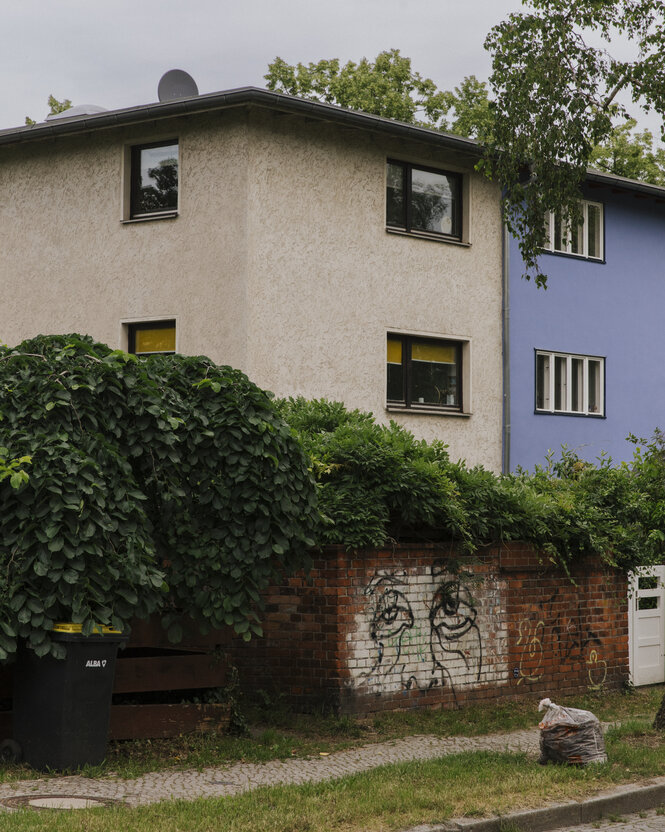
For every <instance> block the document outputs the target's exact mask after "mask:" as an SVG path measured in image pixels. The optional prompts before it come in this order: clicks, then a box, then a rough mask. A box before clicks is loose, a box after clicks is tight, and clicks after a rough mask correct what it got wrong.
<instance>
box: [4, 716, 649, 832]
mask: <svg viewBox="0 0 665 832" xmlns="http://www.w3.org/2000/svg"><path fill="white" fill-rule="evenodd" d="M607 750H608V755H609V757H610V762H609V763H608V764H606V765H592V766H587V767H586V768H576V767H569V766H545V767H543V766H540V765H538V764H537V762H536V761H535V760H534V759H533V758H529V757H527V756H526V755H524V754H511V753H492V752H470V753H464V754H457V755H452V756H450V757H444V758H441V759H437V760H430V761H426V762H413V763H401V764H397V765H389V766H383V767H380V768H377V769H373V770H372V771H368V772H365V773H363V774H357V775H353V776H349V777H344V778H341V779H339V780H334V781H328V782H322V783H317V784H312V785H305V786H281V787H270V788H267V787H263V788H259V789H256V790H253V791H250V792H246V793H245V794H242V795H238V796H235V797H228V798H216V799H199V800H195V801H192V802H186V801H173V802H169V801H166V802H162V803H158V804H154V805H152V806H146V807H140V808H136V809H128V808H113V809H90V810H76V811H68V812H64V811H49V812H35V811H31V810H24V811H21V812H18V813H15V814H12V815H0V832H5V830H6V832H9V830H12V832H37V831H39V832H42V830H43V832H64V830H66V832H79V830H80V832H117V830H118V829H122V830H123V832H208V830H210V832H212V830H215V832H219V830H223V832H351V831H352V830H353V832H361V830H362V831H363V832H390V830H398V829H406V828H408V827H410V826H415V825H417V824H421V823H429V824H434V823H442V822H443V821H445V820H448V819H450V818H452V817H463V816H467V817H485V816H491V815H496V814H507V813H510V812H512V811H516V810H518V809H524V808H533V807H537V806H542V805H545V804H546V803H548V802H552V801H562V800H567V799H581V798H584V797H589V796H591V795H592V794H595V793H596V792H598V791H600V790H602V789H604V788H608V787H610V786H612V785H613V784H618V783H622V782H630V781H634V782H638V781H639V780H640V779H642V778H646V777H652V776H657V775H665V740H664V739H663V738H662V737H661V735H659V734H656V733H655V732H653V731H651V730H650V729H648V728H646V727H645V725H644V723H641V724H634V725H632V726H624V727H622V728H620V729H613V730H611V731H610V732H609V733H608V736H607Z"/></svg>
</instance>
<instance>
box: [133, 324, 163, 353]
mask: <svg viewBox="0 0 665 832" xmlns="http://www.w3.org/2000/svg"><path fill="white" fill-rule="evenodd" d="M127 352H129V353H132V354H133V355H139V356H147V355H172V354H173V353H174V352H175V321H173V320H170V321H143V322H141V323H136V324H127Z"/></svg>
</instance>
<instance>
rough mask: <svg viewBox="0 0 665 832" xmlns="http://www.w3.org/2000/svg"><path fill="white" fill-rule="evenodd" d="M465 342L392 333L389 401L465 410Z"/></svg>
mask: <svg viewBox="0 0 665 832" xmlns="http://www.w3.org/2000/svg"><path fill="white" fill-rule="evenodd" d="M462 346H463V344H462V342H461V341H445V340H440V339H438V338H422V337H420V336H415V335H394V334H389V335H388V341H387V347H388V349H387V402H388V405H390V406H394V407H400V406H401V407H404V408H409V409H414V410H417V409H418V408H421V409H430V408H439V409H441V410H450V411H461V410H462Z"/></svg>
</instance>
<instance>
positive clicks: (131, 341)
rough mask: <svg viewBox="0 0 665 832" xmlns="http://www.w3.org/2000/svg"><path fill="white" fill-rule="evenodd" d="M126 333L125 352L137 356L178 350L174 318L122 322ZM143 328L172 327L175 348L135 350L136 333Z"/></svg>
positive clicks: (173, 352) (164, 353)
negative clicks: (151, 350) (155, 350)
mask: <svg viewBox="0 0 665 832" xmlns="http://www.w3.org/2000/svg"><path fill="white" fill-rule="evenodd" d="M123 327H125V329H126V333H127V352H128V353H130V355H135V356H136V357H137V358H148V357H150V356H151V355H175V354H176V353H177V351H178V327H177V321H176V319H175V318H157V319H154V318H152V319H145V320H141V321H127V322H123ZM144 329H173V330H174V334H175V348H174V349H172V350H163V351H161V350H160V351H159V352H136V333H137V332H140V331H141V330H144Z"/></svg>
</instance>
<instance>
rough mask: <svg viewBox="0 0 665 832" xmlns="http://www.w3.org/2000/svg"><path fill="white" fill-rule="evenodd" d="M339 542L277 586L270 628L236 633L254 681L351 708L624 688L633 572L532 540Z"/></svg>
mask: <svg viewBox="0 0 665 832" xmlns="http://www.w3.org/2000/svg"><path fill="white" fill-rule="evenodd" d="M453 557H454V552H453V551H452V550H451V547H448V546H436V545H422V544H419V545H417V546H409V545H404V544H403V545H399V546H395V547H394V548H393V549H390V550H386V551H374V550H366V551H359V552H358V551H352V552H346V551H345V550H344V549H343V548H341V547H330V548H328V549H326V550H325V551H324V553H323V554H322V555H321V556H320V557H318V558H317V559H316V560H315V562H314V567H313V569H312V570H311V572H310V573H309V575H307V576H305V575H302V574H301V575H297V576H295V577H293V578H290V579H288V580H286V581H284V582H283V584H281V585H280V586H276V587H272V588H271V589H270V590H269V591H268V592H267V593H266V594H265V601H266V610H265V617H264V632H265V636H264V638H262V639H254V640H253V641H252V642H250V643H249V644H244V643H234V645H233V647H232V649H231V654H232V659H233V661H234V662H235V663H236V664H237V665H238V667H239V669H240V671H241V678H242V681H243V685H244V687H245V688H246V689H247V690H248V691H254V692H256V691H257V690H263V691H266V693H268V694H269V695H270V696H275V695H283V696H284V697H285V699H286V700H287V701H288V702H289V704H291V705H293V706H294V707H296V708H298V709H304V710H307V709H311V708H314V707H321V706H324V707H331V708H333V709H335V710H338V711H340V712H343V713H355V712H371V711H377V710H384V709H401V708H407V707H420V706H423V707H430V706H441V705H442V706H444V707H454V706H455V705H456V704H463V703H465V702H472V701H483V700H487V701H496V699H497V697H510V698H515V697H520V696H524V695H529V696H539V695H541V694H542V695H543V696H545V695H548V696H551V697H552V698H554V697H555V696H556V695H559V694H561V693H571V692H573V691H581V690H587V689H589V688H595V689H598V688H602V687H607V688H617V687H619V686H620V685H621V684H622V683H623V682H624V680H625V679H626V678H627V675H628V623H627V606H626V600H627V585H626V579H625V577H624V576H623V575H621V574H619V573H617V572H614V571H608V570H607V569H606V568H603V567H602V565H601V564H600V563H599V562H595V561H585V562H583V563H582V564H581V565H580V566H579V567H577V568H576V569H575V570H574V571H573V573H572V578H573V580H574V581H575V584H572V583H571V581H570V579H569V578H568V576H566V575H565V573H564V572H563V571H562V570H560V569H557V568H555V567H553V565H552V564H551V563H549V561H548V560H547V559H546V558H540V557H538V555H537V554H536V553H534V552H533V551H531V550H530V549H529V548H528V547H526V546H523V545H520V544H511V545H510V546H502V547H496V548H490V549H487V550H484V551H483V552H480V553H478V554H477V555H476V556H474V557H473V558H465V557H462V558H457V559H456V561H457V563H458V566H459V567H460V570H461V571H459V572H458V573H457V575H456V574H455V571H454V569H452V568H451V559H452V558H453Z"/></svg>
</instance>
